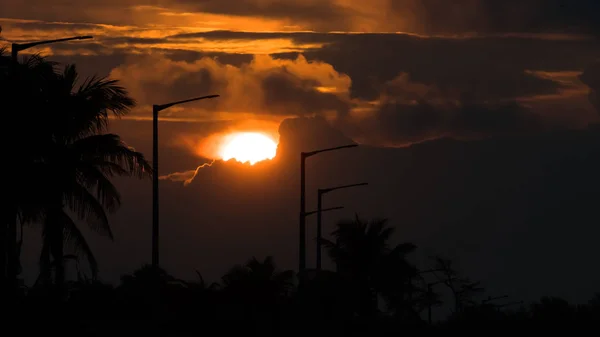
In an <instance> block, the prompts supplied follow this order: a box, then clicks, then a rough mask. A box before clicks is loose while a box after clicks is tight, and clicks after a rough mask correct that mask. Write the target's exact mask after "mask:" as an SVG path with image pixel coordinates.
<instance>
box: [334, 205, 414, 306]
mask: <svg viewBox="0 0 600 337" xmlns="http://www.w3.org/2000/svg"><path fill="white" fill-rule="evenodd" d="M394 231H395V230H394V228H392V227H389V226H388V225H387V220H386V219H376V220H371V221H365V220H362V219H360V218H359V216H358V215H356V216H355V219H354V220H346V221H342V222H340V223H338V224H337V228H336V229H335V230H334V231H333V233H332V235H333V237H334V238H335V241H330V240H324V246H325V247H326V248H327V249H328V252H329V255H330V256H331V258H332V259H333V261H334V262H335V264H336V267H337V271H338V273H339V274H340V276H341V278H342V279H343V280H344V282H346V283H347V285H348V286H349V287H350V288H349V291H350V293H351V294H353V295H351V296H357V297H356V298H355V301H354V302H355V310H356V314H358V315H360V316H373V315H374V314H376V313H377V312H378V311H379V309H378V300H377V298H378V296H379V295H385V296H387V297H388V298H389V299H390V301H391V300H392V297H393V296H396V295H397V294H398V292H400V293H404V292H405V291H406V290H405V289H400V290H398V289H399V288H397V287H403V284H406V283H407V282H406V280H407V279H408V277H409V276H410V275H411V273H413V272H414V271H416V269H415V268H414V267H412V266H411V265H410V264H409V263H408V262H407V261H406V259H405V257H406V255H407V254H408V253H410V252H412V251H414V250H415V248H416V247H415V246H414V245H413V244H411V243H403V244H399V245H397V246H393V247H392V246H390V244H389V241H390V239H391V238H392V235H393V234H394ZM392 279H393V280H394V282H390V280H392ZM401 280H403V281H404V282H401ZM349 295H350V294H349Z"/></svg>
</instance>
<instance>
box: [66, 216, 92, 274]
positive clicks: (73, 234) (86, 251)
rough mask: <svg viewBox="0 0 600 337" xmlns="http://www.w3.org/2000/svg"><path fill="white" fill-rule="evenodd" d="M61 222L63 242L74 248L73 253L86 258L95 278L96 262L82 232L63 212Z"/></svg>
mask: <svg viewBox="0 0 600 337" xmlns="http://www.w3.org/2000/svg"><path fill="white" fill-rule="evenodd" d="M62 222H63V224H64V230H65V231H64V234H65V243H66V244H67V245H69V246H71V247H72V248H73V249H74V250H75V253H77V254H78V255H79V254H81V255H82V256H83V257H85V258H86V259H87V261H88V264H89V267H90V271H91V272H92V277H93V278H94V279H95V278H96V276H97V275H98V262H97V261H96V257H95V256H94V253H93V252H92V249H91V248H90V246H89V244H88V243H87V241H86V239H85V237H84V236H83V233H81V231H80V230H79V228H77V225H76V224H75V222H74V221H73V219H72V218H71V217H70V216H68V215H67V214H66V213H64V212H63V217H62Z"/></svg>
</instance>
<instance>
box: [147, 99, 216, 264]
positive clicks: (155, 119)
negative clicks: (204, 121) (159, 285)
mask: <svg viewBox="0 0 600 337" xmlns="http://www.w3.org/2000/svg"><path fill="white" fill-rule="evenodd" d="M215 97H219V95H208V96H201V97H195V98H190V99H185V100H183V101H177V102H171V103H167V104H161V105H153V106H152V170H153V173H152V267H154V268H158V262H159V254H158V233H159V231H158V229H159V227H158V113H159V112H161V111H163V110H165V109H167V108H170V107H172V106H174V105H178V104H183V103H188V102H194V101H199V100H203V99H209V98H215Z"/></svg>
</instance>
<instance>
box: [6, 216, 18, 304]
mask: <svg viewBox="0 0 600 337" xmlns="http://www.w3.org/2000/svg"><path fill="white" fill-rule="evenodd" d="M15 214H16V213H13V214H12V216H11V217H10V221H9V223H8V226H7V229H8V230H7V233H6V234H7V235H6V243H7V244H6V248H7V253H6V281H7V282H6V285H7V289H8V291H10V292H11V293H12V294H13V295H15V294H16V291H17V288H18V287H19V283H18V278H17V276H18V273H19V252H18V250H17V221H18V219H17V217H16V215H15Z"/></svg>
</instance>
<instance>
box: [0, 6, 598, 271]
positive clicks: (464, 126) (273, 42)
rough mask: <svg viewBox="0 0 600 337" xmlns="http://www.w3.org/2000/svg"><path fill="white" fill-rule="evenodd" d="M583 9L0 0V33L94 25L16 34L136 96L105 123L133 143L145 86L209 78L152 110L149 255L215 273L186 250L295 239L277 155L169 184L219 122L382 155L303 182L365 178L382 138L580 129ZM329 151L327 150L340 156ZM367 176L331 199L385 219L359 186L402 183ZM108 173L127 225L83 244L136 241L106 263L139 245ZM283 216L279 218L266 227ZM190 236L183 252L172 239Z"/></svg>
mask: <svg viewBox="0 0 600 337" xmlns="http://www.w3.org/2000/svg"><path fill="white" fill-rule="evenodd" d="M599 13H600V2H599V1H597V0H570V1H561V0H502V1H500V0H459V1H442V0H421V1H418V0H370V1H363V0H80V1H71V0H52V1H48V0H25V1H22V0H21V1H17V0H0V25H1V26H2V28H3V31H2V34H1V35H0V36H1V37H2V39H3V40H4V42H5V43H6V42H7V41H8V42H29V41H34V40H42V39H54V38H61V37H69V36H73V35H93V36H94V39H93V40H89V41H79V42H74V43H63V44H53V45H47V46H45V47H43V48H40V49H37V50H30V51H37V52H41V53H42V54H43V55H47V56H48V57H49V58H51V59H52V60H56V61H60V62H63V63H76V64H77V66H78V67H79V70H80V72H81V73H82V74H83V75H85V76H89V75H93V74H99V75H110V76H111V77H112V78H115V79H119V80H121V82H122V84H123V85H124V86H125V87H126V88H127V89H128V90H129V92H130V93H131V95H132V96H133V97H134V98H135V99H136V100H137V101H138V107H137V108H136V109H135V110H134V111H132V113H131V114H130V115H129V116H127V117H126V118H125V120H123V121H119V122H116V123H115V124H114V126H113V130H114V131H115V132H118V133H119V134H121V135H122V137H123V138H124V139H125V140H126V141H127V142H128V143H130V144H132V145H133V146H134V147H136V148H137V149H139V150H141V151H143V152H144V153H146V154H147V155H148V156H150V154H151V150H150V149H151V147H150V145H151V142H150V140H151V138H150V132H151V128H150V123H149V122H148V121H149V119H150V118H151V105H152V104H162V103H167V102H170V101H176V100H182V99H186V98H190V97H194V96H201V95H207V94H220V95H221V97H220V98H217V99H212V100H208V101H202V102H197V103H191V104H189V105H185V106H180V107H175V108H171V109H169V110H166V111H164V113H163V114H162V115H161V117H162V121H163V122H162V123H161V131H160V132H161V175H163V176H164V177H163V178H164V180H163V182H162V183H163V184H165V185H164V186H165V187H164V189H163V190H162V191H164V192H162V191H161V193H162V194H161V204H162V207H163V209H164V211H161V212H162V213H161V221H162V223H164V224H165V227H164V228H165V229H164V231H165V234H164V235H165V238H164V241H165V242H166V243H165V245H167V246H166V247H168V248H166V249H165V253H164V254H166V257H165V259H166V261H167V263H168V264H169V266H171V267H172V268H174V269H177V270H185V272H189V271H193V268H201V267H202V268H205V269H207V270H209V271H213V272H214V273H215V274H217V273H218V272H220V271H221V269H219V268H224V267H223V266H207V267H206V266H202V264H204V265H206V264H210V260H211V259H209V258H208V257H206V256H207V255H213V256H214V254H223V255H227V254H230V255H231V256H229V255H228V256H227V258H225V257H223V261H226V262H222V263H233V262H235V261H238V262H241V261H243V259H245V258H246V257H248V256H250V255H251V254H254V253H253V252H257V253H256V254H259V253H260V254H262V253H263V252H264V253H267V252H270V251H273V252H277V254H276V260H277V257H279V256H281V258H279V260H281V261H282V264H288V265H290V267H291V266H293V265H294V264H293V263H294V262H293V261H294V258H295V255H294V254H296V251H295V249H296V248H295V244H296V241H295V239H294V235H296V223H295V221H296V220H295V219H297V209H296V203H297V198H298V196H297V194H296V193H297V189H298V186H297V184H298V182H297V181H296V180H295V179H297V177H296V176H294V174H296V175H297V173H296V172H295V171H294V172H292V173H289V174H288V173H281V172H279V171H278V172H279V173H277V174H276V175H275V176H276V177H277V178H276V179H279V180H278V183H279V185H277V184H276V185H277V187H278V188H279V190H277V191H275V190H274V188H273V187H265V186H266V185H265V184H267V185H269V186H270V185H272V184H270V183H266V182H265V181H266V179H267V177H269V178H272V177H273V176H269V175H268V174H265V173H264V172H262V171H261V170H263V169H264V170H270V169H271V168H260V167H258V168H254V169H248V168H247V167H238V166H235V165H234V164H231V165H229V166H225V165H223V166H219V167H217V168H214V167H211V168H212V170H206V174H205V175H204V177H203V178H201V179H203V180H202V181H203V183H200V182H197V184H191V185H189V186H183V185H182V183H181V182H182V181H184V180H187V179H189V178H191V177H193V176H194V174H195V173H197V172H196V171H197V170H196V168H197V167H198V166H200V165H202V164H205V163H209V164H210V163H211V161H212V160H213V159H221V157H222V152H221V150H222V147H221V143H219V142H223V139H224V138H223V137H224V136H226V135H228V134H230V133H232V132H238V131H240V132H245V131H259V132H263V133H264V134H266V135H268V136H269V137H271V138H272V139H274V140H275V141H279V140H281V139H283V137H285V136H286V135H285V134H284V133H286V132H287V136H288V138H286V139H285V141H286V142H288V143H290V144H292V143H293V145H290V147H289V148H293V149H294V150H298V151H300V150H304V149H310V148H311V147H313V146H316V144H329V143H336V142H337V143H339V142H344V141H351V140H353V141H356V142H359V143H361V144H364V145H368V146H371V147H369V149H372V150H373V151H374V152H376V156H377V158H380V159H381V158H384V159H381V161H380V162H369V161H367V160H366V159H365V160H362V159H358V160H356V162H352V164H350V165H355V166H357V167H359V168H358V172H361V173H360V174H363V176H360V175H359V173H356V174H354V175H352V174H350V173H348V174H346V173H343V174H339V175H338V174H336V175H328V176H327V177H324V178H322V179H321V178H319V179H321V180H317V178H315V177H314V176H315V175H316V173H314V172H313V173H311V174H312V176H311V177H310V178H309V180H310V179H313V181H312V182H310V183H309V184H310V188H315V189H316V188H317V187H326V186H327V185H323V184H331V185H336V182H339V183H342V184H343V183H354V182H356V181H347V180H345V181H344V179H346V178H347V179H360V180H363V179H366V178H363V177H366V176H368V177H369V178H368V179H370V182H373V185H375V186H377V183H375V182H377V179H379V176H380V175H381V174H380V172H381V171H380V170H381V169H386V168H387V169H389V170H400V169H401V168H402V167H404V166H403V165H404V164H401V163H400V164H398V163H396V162H395V161H394V160H396V159H397V157H394V159H393V160H392V159H385V158H388V157H385V155H384V154H383V152H378V151H386V150H387V149H381V148H384V147H386V148H387V147H405V146H407V145H411V144H417V143H420V142H423V141H428V140H434V139H439V138H445V137H452V138H456V139H465V140H478V139H482V138H487V137H489V136H505V135H519V136H529V135H535V134H538V133H541V132H544V131H551V130H564V129H584V128H586V127H587V126H588V125H589V124H590V123H596V122H599V121H600V119H599V117H600V116H599V115H598V113H599V111H598V108H600V105H599V104H598V102H599V101H598V96H597V94H596V90H600V63H599V60H600V44H599V43H598V38H599V37H600V20H598V17H599ZM22 55H26V53H25V52H23V53H22ZM297 117H320V118H322V119H320V118H317V119H295V118H297ZM284 120H286V121H285V122H284V124H283V126H282V127H281V129H280V124H281V123H282V121H284ZM315 130H317V131H315ZM318 130H324V131H323V132H321V133H319V132H318ZM334 130H335V131H334ZM338 133H339V134H338ZM329 141H331V142H329ZM328 142H329V143H328ZM334 145H339V144H334ZM361 151H362V150H361ZM364 151H367V150H364ZM361 153H363V152H361ZM386 153H387V152H386ZM394 153H395V152H394ZM398 153H400V152H398ZM295 154H296V152H294V154H293V155H295ZM339 156H342V157H339ZM339 156H338V157H335V156H334V157H332V158H334V159H331V160H332V161H335V160H336V159H340V158H351V157H348V156H349V155H345V154H340V155H339ZM344 156H346V157H344ZM365 156H367V154H365ZM368 156H371V157H368V158H372V155H371V154H368ZM294 158H295V157H294ZM361 158H363V157H361ZM364 158H367V157H364ZM369 160H371V159H369ZM290 165H295V164H290ZM315 165H317V164H315ZM261 167H262V166H261ZM290 167H294V170H296V166H290ZM369 167H370V168H369ZM314 170H322V171H320V172H330V171H327V170H326V169H323V168H321V169H318V168H314ZM286 172H287V171H286ZM331 172H332V171H331ZM390 172H391V171H390ZM396 172H398V171H396ZM290 175H291V176H290ZM198 176H199V177H200V174H198ZM326 178H327V179H329V180H327V179H326ZM273 179H275V178H273ZM336 179H337V181H336ZM381 179H383V178H381ZM169 180H173V181H174V182H171V181H169ZM225 180H226V181H228V183H224V182H223V181H225ZM378 183H379V186H380V189H379V190H378V189H377V188H376V187H374V188H373V189H370V191H371V192H365V193H366V194H365V195H363V196H362V197H361V198H360V199H358V200H356V199H352V198H350V197H347V198H346V199H339V200H343V202H344V203H345V206H346V208H347V209H348V211H347V212H346V211H344V212H342V213H340V214H341V215H352V214H353V213H354V212H355V211H356V212H360V213H361V214H365V215H367V216H371V215H372V216H376V215H377V216H384V217H387V216H389V217H390V218H392V219H393V218H394V216H395V215H397V213H396V212H398V211H399V210H398V204H397V203H396V202H395V201H394V202H392V201H390V202H389V203H387V204H385V203H380V202H376V201H375V200H378V198H381V196H382V195H383V196H384V198H385V199H386V200H387V199H389V200H392V198H393V196H394V195H396V194H394V193H396V192H392V191H391V190H392V189H395V188H397V189H400V188H401V186H400V185H399V184H398V185H395V184H396V183H387V182H385V181H384V180H379V181H378ZM319 184H320V185H319ZM389 184H392V185H393V188H392V187H389V186H392V185H389ZM121 185H122V186H124V187H123V188H125V191H124V192H123V194H124V199H125V200H126V201H127V200H129V202H130V203H129V204H126V202H124V206H123V210H122V212H120V213H118V214H117V215H116V220H115V221H116V222H115V223H116V225H115V226H117V227H119V228H125V227H127V226H130V227H131V226H133V228H134V229H131V230H125V229H120V230H121V231H122V232H121V239H119V237H118V238H117V241H118V242H117V244H116V246H114V247H116V248H114V249H113V248H98V249H106V250H107V251H108V253H107V254H109V255H110V256H111V258H113V259H116V256H121V255H123V254H124V252H128V251H129V250H128V249H130V248H127V246H126V245H125V243H131V242H135V243H138V244H139V245H140V247H142V248H140V250H139V251H137V250H136V251H135V252H132V253H131V254H129V253H127V254H128V256H127V259H123V260H119V261H118V262H114V263H113V262H110V263H109V264H111V266H110V267H105V269H108V270H109V271H114V273H118V272H124V271H127V270H128V269H129V268H131V267H132V266H137V265H140V264H141V263H143V262H144V261H146V260H148V258H149V256H150V255H149V234H150V227H149V224H150V220H149V219H150V212H149V207H150V198H149V195H150V194H149V193H150V184H149V182H122V183H121ZM217 185H218V186H217ZM388 185H389V186H388ZM215 186H216V187H215ZM265 189H266V191H265ZM271 190H273V191H271ZM311 191H312V190H311ZM377 191H378V192H377ZM381 191H383V192H381ZM257 193H263V194H264V195H263V194H260V195H261V196H262V197H261V198H264V199H265V200H270V201H271V202H273V204H269V207H270V208H269V209H267V208H266V206H264V205H263V206H264V207H263V208H260V209H259V208H257V207H258V206H256V205H254V204H252V202H254V199H256V196H257ZM277 193H280V194H277ZM311 193H312V192H311ZM315 193H316V192H315ZM381 193H383V194H381ZM232 195H236V196H239V197H240V198H239V199H236V200H231V196H232ZM219 198H220V199H219ZM311 198H312V196H311ZM215 200H219V202H216V201H215ZM224 200H229V201H224ZM352 200H354V201H352ZM211 202H212V204H211ZM265 202H266V201H265ZM309 202H311V204H310V205H311V206H310V207H309V208H312V207H313V204H314V200H312V199H311V200H309ZM243 203H246V204H244V205H245V206H243V207H238V205H240V204H243ZM219 207H221V208H220V209H221V210H223V209H225V208H227V207H229V208H233V209H236V212H227V213H230V214H223V212H221V213H219V212H217V211H215V209H216V208H219ZM402 207H407V208H410V207H409V206H402ZM246 211H247V213H244V212H246ZM233 213H235V214H233ZM249 217H253V218H256V220H248V218H249ZM258 218H261V219H262V220H258ZM333 220H334V219H333V217H332V218H330V219H329V221H330V222H332V221H333ZM252 221H254V222H252ZM192 222H193V223H192ZM217 223H219V224H226V223H227V224H228V225H222V226H221V225H217ZM287 224H289V225H287ZM283 225H285V226H287V227H286V228H287V230H286V231H285V233H284V232H283V230H281V233H280V232H279V231H278V230H275V229H273V228H276V227H277V226H283ZM246 227H248V228H251V230H250V229H248V231H249V232H251V233H252V234H249V235H251V237H252V238H254V239H256V238H257V237H260V235H259V234H257V233H268V234H265V235H272V236H270V237H268V238H267V237H264V236H263V237H260V240H259V239H256V240H258V241H256V242H255V243H251V242H249V241H251V239H250V237H244V239H242V238H236V239H230V238H226V235H227V234H228V233H227V232H228V230H230V229H232V228H235V229H236V230H239V229H240V228H242V229H244V228H246ZM166 228H170V229H166ZM261 228H262V229H261ZM118 230H119V229H118ZM118 230H117V231H118ZM261 230H262V232H261ZM169 231H170V232H169ZM142 232H143V233H142ZM140 233H141V234H140ZM252 235H254V236H252ZM182 238H185V239H182ZM180 239H181V240H182V241H181V242H179V243H178V244H177V245H170V246H169V242H175V241H178V240H180ZM246 239H247V240H246ZM128 240H129V241H128ZM185 240H188V241H185ZM228 240H229V241H228ZM309 244H312V241H311V240H310V239H309ZM101 245H102V243H99V244H98V247H101ZM234 246H235V252H233V251H232V252H230V253H223V252H221V253H218V251H219V250H218V249H219V248H222V247H228V249H233V248H231V247H234ZM169 247H170V248H171V249H169ZM198 247H201V248H198ZM289 247H294V248H293V249H289ZM286 249H289V252H288V253H289V254H288V255H285V253H282V252H285V251H286ZM191 251H194V254H196V255H194V257H193V259H196V260H194V261H193V262H190V261H189V260H191V259H192V258H191V257H190V258H183V257H182V256H187V255H186V254H192V253H191ZM111 254H112V255H111ZM278 254H279V255H278ZM33 256H34V255H32V261H34V260H35V258H34V257H33ZM198 259H199V260H198ZM240 259H241V260H240ZM106 261H113V260H110V259H109V258H106ZM198 261H199V262H198ZM32 263H33V262H32Z"/></svg>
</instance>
